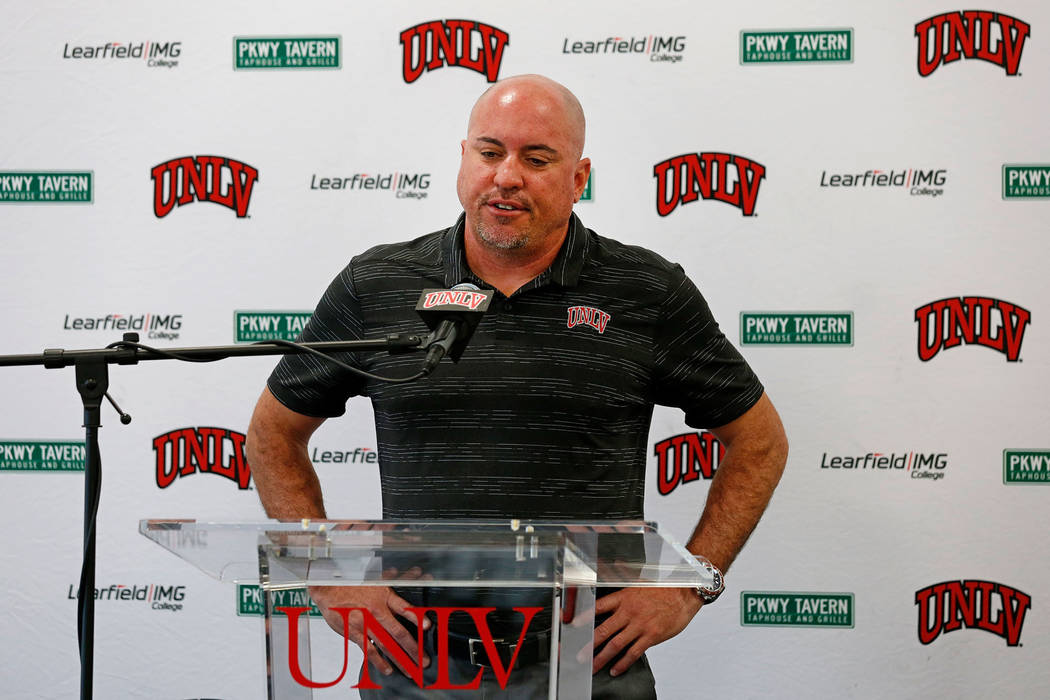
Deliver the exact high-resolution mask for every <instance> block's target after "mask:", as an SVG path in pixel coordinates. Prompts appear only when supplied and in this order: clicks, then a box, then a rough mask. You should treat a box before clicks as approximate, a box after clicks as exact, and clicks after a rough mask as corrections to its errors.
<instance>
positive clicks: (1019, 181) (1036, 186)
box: [1003, 163, 1050, 199]
mask: <svg viewBox="0 0 1050 700" xmlns="http://www.w3.org/2000/svg"><path fill="white" fill-rule="evenodd" d="M1003 199H1050V165H1046V164H1036V163H1028V164H1023V165H1022V164H1009V163H1005V164H1003Z"/></svg>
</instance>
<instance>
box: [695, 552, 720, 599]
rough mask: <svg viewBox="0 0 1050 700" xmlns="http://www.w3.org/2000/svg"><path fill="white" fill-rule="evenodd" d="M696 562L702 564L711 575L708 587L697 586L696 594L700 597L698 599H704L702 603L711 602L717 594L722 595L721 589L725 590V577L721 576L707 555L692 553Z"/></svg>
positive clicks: (716, 597)
mask: <svg viewBox="0 0 1050 700" xmlns="http://www.w3.org/2000/svg"><path fill="white" fill-rule="evenodd" d="M693 556H694V557H695V559H696V562H697V563H698V564H699V565H700V566H702V567H703V568H704V569H706V570H707V572H708V573H709V574H710V575H711V578H712V583H711V586H710V587H705V586H697V587H696V595H697V596H699V597H700V600H702V601H704V605H707V604H708V603H713V602H715V601H716V600H718V596H720V595H722V591H724V590H725V579H724V577H723V576H722V572H721V570H719V568H718V567H717V566H715V565H714V564H712V563H711V562H710V561H709V560H708V559H707V557H704V556H701V555H699V554H695V555H693Z"/></svg>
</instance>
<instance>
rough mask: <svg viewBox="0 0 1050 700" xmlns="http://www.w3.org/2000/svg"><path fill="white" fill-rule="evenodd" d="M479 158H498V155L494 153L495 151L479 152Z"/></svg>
mask: <svg viewBox="0 0 1050 700" xmlns="http://www.w3.org/2000/svg"><path fill="white" fill-rule="evenodd" d="M481 157H482V158H498V157H499V153H496V152H495V151H482V152H481Z"/></svg>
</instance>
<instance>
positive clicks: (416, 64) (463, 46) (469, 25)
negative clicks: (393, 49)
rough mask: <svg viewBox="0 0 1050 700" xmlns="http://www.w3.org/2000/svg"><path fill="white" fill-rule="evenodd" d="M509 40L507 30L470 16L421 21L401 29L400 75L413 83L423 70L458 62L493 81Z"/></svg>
mask: <svg viewBox="0 0 1050 700" xmlns="http://www.w3.org/2000/svg"><path fill="white" fill-rule="evenodd" d="M509 43H510V35H508V34H507V32H505V31H503V30H502V29H498V28H496V27H493V26H491V25H488V24H483V23H481V22H475V21H474V20H470V19H445V20H438V19H435V20H433V21H430V22H423V23H422V24H417V25H416V26H414V27H409V28H408V29H406V30H405V31H403V32H401V46H402V49H403V57H404V60H403V61H402V68H401V76H402V77H403V78H404V79H405V82H406V83H414V82H415V81H416V80H418V79H419V76H421V75H423V71H425V70H426V71H431V70H437V69H438V68H442V67H444V66H462V67H463V68H469V69H471V70H473V71H477V72H478V73H481V74H482V75H484V76H485V79H486V80H488V81H489V82H490V83H494V82H496V80H497V78H499V67H500V63H502V61H503V49H505V48H506V47H507V45H508V44H509Z"/></svg>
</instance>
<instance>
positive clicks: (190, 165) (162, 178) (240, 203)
mask: <svg viewBox="0 0 1050 700" xmlns="http://www.w3.org/2000/svg"><path fill="white" fill-rule="evenodd" d="M150 173H151V175H152V176H153V213H154V214H155V215H156V216H157V218H158V219H161V218H164V217H165V216H167V215H168V213H170V212H171V210H172V208H174V206H175V205H176V204H178V205H179V206H180V207H181V206H182V205H183V204H189V203H190V202H192V201H193V200H194V199H196V200H197V201H198V202H215V203H216V204H221V205H223V206H224V207H229V208H230V209H233V210H234V211H235V212H237V217H238V218H242V219H243V218H244V217H245V216H247V215H248V203H249V201H250V200H251V196H252V187H254V185H255V183H256V181H257V180H258V179H259V171H258V170H256V169H255V168H253V167H252V166H250V165H248V164H247V163H242V162H240V161H238V160H234V159H232V158H223V157H222V156H183V157H182V158H172V159H171V160H169V161H168V162H167V163H161V164H160V165H155V166H153V170H151V171H150Z"/></svg>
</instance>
